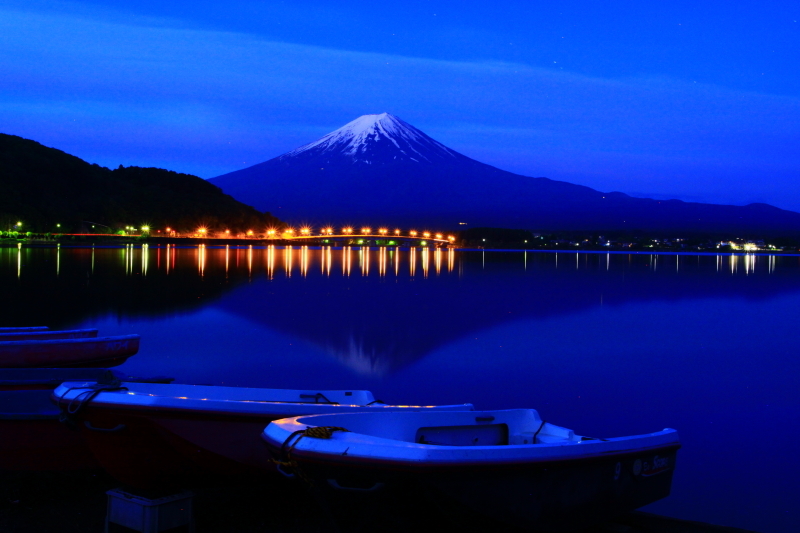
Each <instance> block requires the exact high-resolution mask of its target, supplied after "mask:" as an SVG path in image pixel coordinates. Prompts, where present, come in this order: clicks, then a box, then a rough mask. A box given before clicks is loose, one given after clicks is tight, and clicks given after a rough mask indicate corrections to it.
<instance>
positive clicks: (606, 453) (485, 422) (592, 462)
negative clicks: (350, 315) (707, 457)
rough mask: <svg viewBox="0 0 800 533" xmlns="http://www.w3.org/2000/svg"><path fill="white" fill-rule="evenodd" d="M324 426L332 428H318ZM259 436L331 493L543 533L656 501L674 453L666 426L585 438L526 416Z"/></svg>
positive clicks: (351, 424)
mask: <svg viewBox="0 0 800 533" xmlns="http://www.w3.org/2000/svg"><path fill="white" fill-rule="evenodd" d="M326 427H331V428H339V429H335V430H329V431H325V430H324V429H314V428H326ZM309 430H310V432H311V433H316V434H317V436H322V437H323V438H315V437H314V436H313V435H308V434H306V433H307V432H309ZM324 437H328V438H324ZM262 438H263V439H264V441H265V442H266V444H267V446H268V448H269V451H270V452H271V454H272V455H273V457H274V458H275V459H276V460H277V461H279V462H280V463H281V465H282V470H283V471H284V472H286V473H287V474H288V475H292V474H295V473H299V474H300V476H299V477H301V478H302V479H306V480H309V479H310V480H312V482H314V483H316V484H318V485H320V486H327V487H329V488H330V490H337V489H338V490H347V491H351V492H353V491H366V492H375V491H380V490H388V489H394V492H395V493H396V494H397V493H405V494H415V495H419V494H423V493H425V492H426V491H432V492H433V494H431V493H430V492H429V495H430V497H434V498H435V497H442V496H444V497H446V498H450V499H454V500H456V501H458V502H460V503H463V504H465V505H466V506H468V507H469V508H470V509H472V510H474V511H480V512H486V513H490V514H491V515H492V516H494V517H496V518H498V519H500V520H506V521H509V522H513V523H516V524H521V525H525V526H526V527H531V528H533V529H536V530H541V531H568V530H570V529H572V528H577V527H584V526H587V525H589V524H592V523H594V522H597V521H600V520H604V519H608V518H611V517H613V516H614V515H617V514H620V513H623V512H626V511H630V510H633V509H636V508H638V507H641V506H643V505H646V504H649V503H651V502H654V501H656V500H658V499H660V498H664V497H665V496H667V495H668V494H669V491H670V487H671V483H672V474H673V470H674V467H675V458H676V452H677V450H678V448H679V447H680V443H679V441H678V434H677V432H676V431H675V430H673V429H665V430H663V431H658V432H655V433H649V434H646V435H635V436H628V437H617V438H608V439H601V438H591V437H582V436H579V435H576V434H575V433H574V432H573V431H572V430H570V429H566V428H563V427H559V426H556V425H553V424H550V423H549V422H545V421H543V420H542V419H541V417H540V416H539V414H538V413H537V412H536V411H535V410H533V409H513V410H506V411H473V412H425V413H423V412H413V413H402V412H394V413H380V414H373V413H346V414H334V415H317V416H304V417H295V418H288V419H284V420H278V421H275V422H272V423H271V424H270V425H269V426H268V427H267V428H266V429H265V430H264V432H263V434H262ZM398 487H399V488H400V490H397V488H398Z"/></svg>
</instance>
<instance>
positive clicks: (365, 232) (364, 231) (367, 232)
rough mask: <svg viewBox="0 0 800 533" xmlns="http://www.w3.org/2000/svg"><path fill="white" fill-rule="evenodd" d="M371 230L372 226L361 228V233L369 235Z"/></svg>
mask: <svg viewBox="0 0 800 533" xmlns="http://www.w3.org/2000/svg"><path fill="white" fill-rule="evenodd" d="M371 231H372V228H361V235H369V233H370V232H371Z"/></svg>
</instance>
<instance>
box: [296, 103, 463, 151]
mask: <svg viewBox="0 0 800 533" xmlns="http://www.w3.org/2000/svg"><path fill="white" fill-rule="evenodd" d="M309 152H313V153H320V154H325V155H333V154H339V155H344V156H350V157H351V158H352V159H353V161H356V162H363V163H372V161H373V160H374V159H375V158H376V157H377V158H378V159H385V158H386V157H387V156H390V157H391V158H392V159H397V158H402V159H410V160H413V161H418V162H419V161H427V162H431V161H432V159H438V158H441V157H458V153H457V152H454V151H452V150H450V149H449V148H447V147H446V146H444V145H443V144H441V143H439V142H437V141H435V140H433V139H431V138H430V137H428V136H427V135H425V134H424V133H422V132H421V131H420V130H418V129H417V128H415V127H414V126H412V125H410V124H408V123H406V122H404V121H402V120H400V119H399V118H397V117H396V116H394V115H391V114H389V113H380V114H378V115H362V116H360V117H358V118H357V119H355V120H353V121H352V122H348V123H347V124H345V125H344V126H342V127H341V128H339V129H338V130H335V131H332V132H331V133H329V134H327V135H325V136H324V137H322V138H320V139H318V140H316V141H314V142H312V143H309V144H306V145H304V146H301V147H300V148H297V149H295V150H292V151H291V152H288V153H286V154H284V155H283V156H281V158H288V157H295V156H298V155H300V154H304V153H309ZM390 154H391V155H390Z"/></svg>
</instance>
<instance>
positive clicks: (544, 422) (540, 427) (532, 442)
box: [531, 420, 547, 444]
mask: <svg viewBox="0 0 800 533" xmlns="http://www.w3.org/2000/svg"><path fill="white" fill-rule="evenodd" d="M545 424H547V420H542V425H541V426H539V429H537V430H536V433H534V434H533V439H531V444H536V435H538V434H539V432H540V431H541V430H542V428H543V427H544V425H545Z"/></svg>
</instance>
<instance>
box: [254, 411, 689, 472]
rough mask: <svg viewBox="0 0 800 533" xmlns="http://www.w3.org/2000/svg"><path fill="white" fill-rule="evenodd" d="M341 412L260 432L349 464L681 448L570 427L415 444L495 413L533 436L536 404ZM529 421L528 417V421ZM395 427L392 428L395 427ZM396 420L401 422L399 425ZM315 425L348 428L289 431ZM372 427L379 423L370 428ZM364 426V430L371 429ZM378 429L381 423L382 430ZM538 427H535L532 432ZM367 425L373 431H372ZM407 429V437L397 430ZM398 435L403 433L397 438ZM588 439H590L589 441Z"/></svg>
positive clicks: (307, 453)
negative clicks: (538, 436) (542, 433)
mask: <svg viewBox="0 0 800 533" xmlns="http://www.w3.org/2000/svg"><path fill="white" fill-rule="evenodd" d="M378 416H380V418H376V413H343V414H330V415H328V414H324V415H310V416H300V417H294V418H286V419H282V420H277V421H274V422H272V423H271V424H270V425H269V426H267V428H265V429H264V431H263V432H262V438H263V439H264V441H265V442H266V444H267V446H268V447H269V448H270V449H272V450H273V453H278V452H279V450H280V449H281V448H283V447H284V444H287V445H290V446H291V445H292V444H294V446H293V448H292V452H291V454H292V457H293V458H300V459H307V460H311V461H314V462H332V463H347V464H361V465H365V464H372V465H378V464H384V465H391V466H393V467H397V466H400V467H411V468H432V467H436V466H446V465H448V464H452V465H459V466H464V465H472V466H477V465H485V466H499V465H501V464H503V463H509V464H519V463H526V464H533V463H550V462H559V461H591V460H598V459H600V460H608V459H609V458H610V457H618V458H623V457H627V456H630V455H640V454H641V453H642V452H651V451H661V450H664V451H667V450H675V449H678V448H679V447H680V443H679V441H678V433H677V431H676V430H674V429H670V428H666V429H663V430H661V431H657V432H653V433H646V434H642V435H630V436H623V437H613V438H607V439H598V438H586V437H580V436H577V435H574V433H572V431H571V430H567V429H566V428H561V427H559V426H553V427H554V428H557V429H556V432H561V430H564V431H566V432H568V434H565V435H568V437H567V438H562V439H557V438H550V439H546V440H547V442H537V443H535V444H534V443H528V444H501V445H496V444H494V445H477V446H450V445H441V444H424V443H418V442H414V440H413V437H410V435H415V434H416V433H417V431H418V430H419V429H420V428H423V427H433V426H436V425H438V426H440V427H456V426H464V425H468V424H469V423H470V420H471V423H472V424H476V426H477V425H478V423H476V422H475V419H480V418H483V419H488V418H492V420H491V421H490V422H487V423H494V424H508V426H509V434H510V435H514V432H515V431H516V432H517V433H516V434H519V433H523V432H522V431H519V428H520V427H523V426H520V423H521V422H523V421H526V422H527V423H528V424H527V425H525V426H524V428H525V429H528V430H529V431H526V432H524V433H528V434H531V433H532V432H535V431H536V429H537V428H538V427H539V426H540V425H543V424H545V422H544V421H542V419H541V418H540V417H539V415H538V413H537V412H536V411H535V410H534V409H510V410H503V411H472V412H465V413H454V412H413V413H411V412H410V413H403V412H392V413H382V414H380V415H378ZM523 419H527V420H523ZM393 425H394V426H395V427H394V428H392V426H393ZM398 425H402V427H401V428H400V429H398ZM314 426H323V427H324V426H334V427H344V428H346V429H348V430H349V431H335V432H333V433H332V435H331V438H329V439H316V438H303V439H301V440H299V441H297V442H296V443H294V441H292V442H287V439H289V437H290V435H292V434H294V433H295V432H297V431H300V430H303V429H307V428H308V427H314ZM370 426H372V428H373V429H369V427H370ZM365 428H366V430H365ZM374 428H378V429H377V430H376V429H374ZM531 430H532V431H531ZM367 431H369V433H367ZM398 431H399V432H404V436H399V435H396V433H397V432H398ZM376 432H377V433H381V432H383V434H384V435H386V433H387V432H388V433H391V432H394V433H395V435H390V436H388V437H387V436H376V435H375V434H374V433H376ZM392 436H394V437H400V438H391V437H392ZM584 439H586V440H584Z"/></svg>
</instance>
